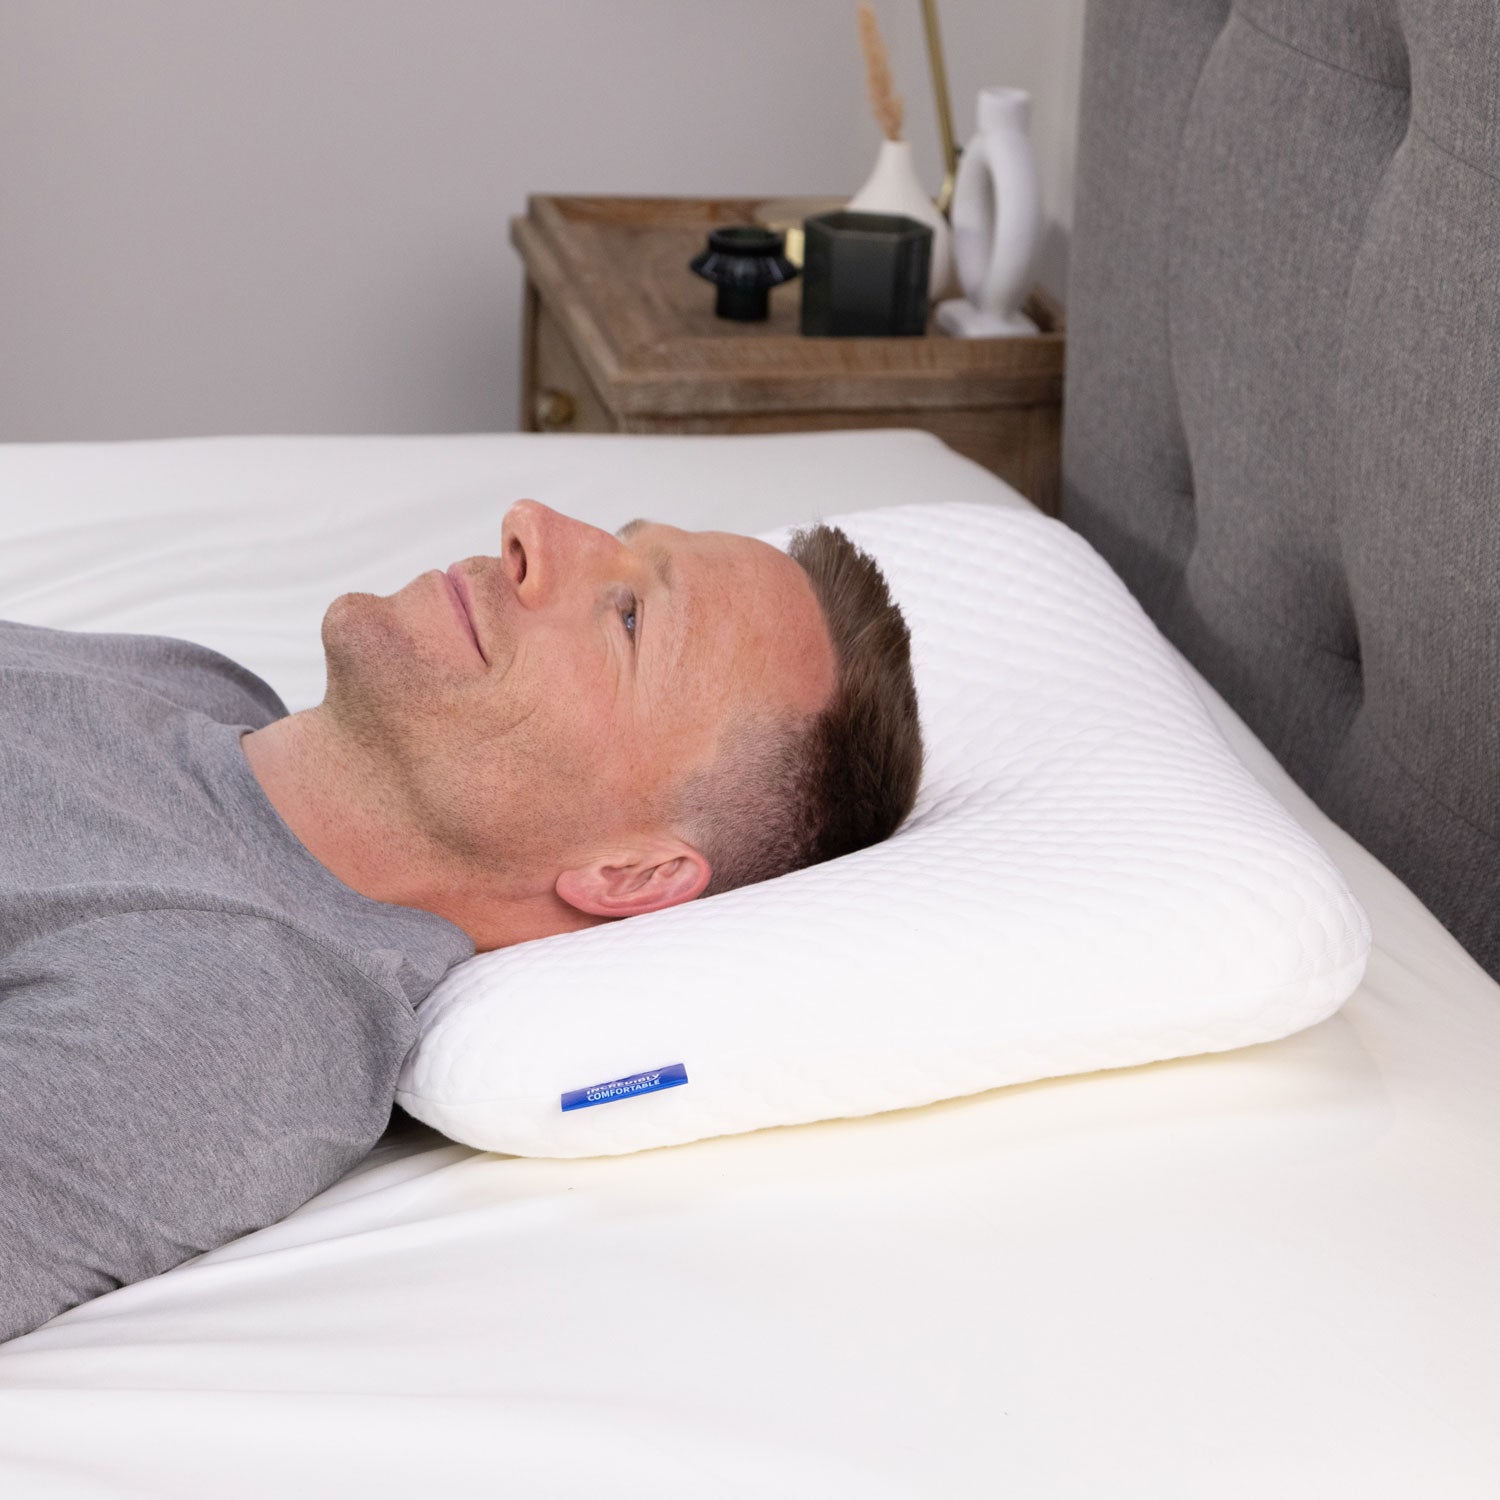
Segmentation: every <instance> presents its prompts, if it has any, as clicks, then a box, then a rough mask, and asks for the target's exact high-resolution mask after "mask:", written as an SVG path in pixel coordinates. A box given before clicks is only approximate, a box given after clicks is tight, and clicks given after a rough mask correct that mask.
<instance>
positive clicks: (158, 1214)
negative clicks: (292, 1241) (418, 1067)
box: [0, 910, 416, 1340]
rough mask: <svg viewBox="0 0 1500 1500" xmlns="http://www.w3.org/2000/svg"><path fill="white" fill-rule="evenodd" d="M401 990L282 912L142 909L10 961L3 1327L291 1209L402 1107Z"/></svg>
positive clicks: (411, 1023)
mask: <svg viewBox="0 0 1500 1500" xmlns="http://www.w3.org/2000/svg"><path fill="white" fill-rule="evenodd" d="M415 1035H416V1022H415V1017H414V1016H413V1014H412V1011H411V1008H410V1006H409V1005H408V1004H407V1003H406V1001H405V1000H404V999H403V998H402V997H400V996H398V995H395V994H392V993H390V992H388V991H387V990H385V989H384V988H383V987H382V986H380V985H379V984H378V983H377V982H376V981H374V980H373V979H371V978H369V977H368V976H366V975H364V974H362V973H360V971H358V970H357V969H355V968H353V967H352V966H350V965H349V964H347V963H345V962H344V961H343V960H342V959H341V958H339V957H338V955H337V954H334V953H332V952H330V951H328V950H327V949H325V948H323V947H322V946H320V945H319V944H317V943H315V942H313V941H312V940H310V939H308V938H305V937H304V936H302V935H301V934H300V933H298V932H297V931H295V930H294V929H292V928H290V927H288V926H286V925H285V924H283V923H280V922H276V921H273V920H271V919H267V918H260V917H255V916H248V915H237V914H233V913H219V912H197V911H178V910H173V911H156V912H131V913H126V914H119V915H111V916H104V917H100V918H97V919H95V920H92V921H89V922H84V923H80V924H77V925H76V926H74V927H72V928H69V929H67V930H66V931H64V932H62V933H53V934H49V935H48V937H47V938H46V939H45V940H44V941H42V942H39V943H37V944H34V945H32V946H31V947H29V948H28V947H24V946H23V947H21V948H18V949H15V950H13V951H12V953H11V954H10V955H9V956H8V958H7V959H6V960H5V963H4V965H3V971H0V1340H4V1339H8V1338H13V1337H15V1336H16V1335H17V1334H20V1333H24V1332H26V1331H28V1330H29V1329H32V1328H35V1327H36V1326H37V1325H39V1324H41V1323H43V1322H45V1321H46V1320H47V1319H48V1318H51V1317H53V1316H54V1315H55V1314H57V1313H60V1312H62V1311H64V1310H65V1309H67V1308H69V1307H73V1306H75V1305H76V1304H78V1303H79V1302H83V1301H86V1300H87V1299H89V1298H91V1297H96V1296H98V1295H99V1294H100V1293H102V1292H107V1291H110V1290H112V1289H113V1288H115V1287H118V1286H121V1285H124V1284H125V1283H128V1282H132V1281H138V1280H140V1279H142V1278H143V1277H146V1276H151V1275H154V1274H156V1273H157V1272H160V1271H165V1270H167V1269H168V1268H169V1267H171V1266H175V1265H177V1264H178V1263H180V1262H181V1261H184V1260H187V1259H188V1258H189V1257H191V1256H194V1255H197V1254H199V1253H201V1252H202V1251H205V1250H209V1249H212V1248H213V1247H215V1246H217V1245H222V1244H224V1243H225V1242H227V1241H229V1240H231V1239H234V1238H236V1237H237V1236H239V1235H242V1234H246V1233H248V1232H249V1231H251V1230H254V1229H259V1228H262V1227H263V1226H265V1225H267V1224H270V1223H273V1222H274V1221H275V1220H277V1219H280V1218H283V1217H284V1216H285V1215H286V1214H288V1213H290V1212H291V1211H292V1210H293V1209H295V1208H297V1207H298V1206H299V1205H300V1204H302V1203H305V1202H306V1201H307V1200H308V1199H309V1198H310V1197H312V1196H313V1195H314V1194H315V1193H318V1192H319V1191H321V1190H322V1189H323V1188H325V1187H327V1186H329V1185H330V1184H331V1183H333V1182H335V1181H336V1180H337V1179H338V1178H339V1177H340V1176H341V1175H342V1174H343V1173H344V1172H346V1171H348V1170H349V1168H350V1167H352V1166H353V1165H355V1163H357V1162H358V1161H359V1160H360V1158H361V1157H362V1156H363V1155H364V1154H365V1152H367V1151H368V1150H369V1148H370V1147H371V1146H372V1145H373V1144H374V1143H375V1141H376V1140H377V1139H378V1138H379V1136H380V1133H381V1131H382V1130H383V1129H384V1128H385V1126H386V1123H387V1121H388V1120H389V1118H390V1112H391V1102H392V1099H393V1098H394V1096H395V1086H396V1077H397V1073H398V1071H399V1069H400V1066H401V1062H402V1060H403V1058H404V1057H405V1054H406V1051H407V1049H408V1047H409V1046H410V1045H411V1042H412V1041H413V1039H414V1038H415Z"/></svg>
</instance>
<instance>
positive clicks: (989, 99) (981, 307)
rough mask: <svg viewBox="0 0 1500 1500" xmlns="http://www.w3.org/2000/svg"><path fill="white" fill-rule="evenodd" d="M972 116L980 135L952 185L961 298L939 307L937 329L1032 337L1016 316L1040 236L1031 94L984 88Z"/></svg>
mask: <svg viewBox="0 0 1500 1500" xmlns="http://www.w3.org/2000/svg"><path fill="white" fill-rule="evenodd" d="M976 113H977V117H978V125H979V131H978V134H977V135H975V137H974V139H973V140H972V141H970V142H969V144H968V145H967V146H965V147H964V151H963V155H962V156H961V157H960V158H959V162H958V176H957V178H956V179H955V181H954V184H953V209H952V212H953V261H954V266H955V269H956V270H957V273H958V283H959V285H960V286H961V287H962V288H963V293H964V295H963V297H962V298H959V299H956V300H954V301H952V302H944V303H942V304H941V305H940V306H939V308H938V310H937V323H938V327H939V328H942V329H944V330H945V331H946V332H948V333H951V334H956V335H957V336H958V337H960V338H995V337H1005V336H1006V335H1016V334H1028V333H1035V332H1036V331H1037V326H1036V324H1035V323H1034V322H1032V320H1031V319H1030V318H1028V317H1027V316H1026V315H1025V314H1024V313H1023V312H1021V310H1020V308H1021V303H1022V301H1023V300H1024V299H1025V297H1026V293H1027V291H1028V290H1030V287H1031V271H1032V266H1033V264H1034V262H1035V260H1036V252H1037V247H1038V246H1039V244H1040V243H1041V237H1042V191H1041V182H1040V180H1039V178H1038V176H1037V169H1036V158H1035V156H1034V155H1033V154H1032V150H1031V95H1030V94H1028V93H1026V92H1025V91H1024V90H1023V89H1009V88H990V89H981V90H980V91H979V105H978V109H977V111H976Z"/></svg>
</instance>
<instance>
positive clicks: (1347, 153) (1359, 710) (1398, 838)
mask: <svg viewBox="0 0 1500 1500" xmlns="http://www.w3.org/2000/svg"><path fill="white" fill-rule="evenodd" d="M1077 181H1078V190H1077V202H1076V206H1075V214H1074V229H1073V247H1072V264H1071V267H1070V273H1069V296H1068V303H1069V305H1068V322H1069V339H1068V342H1069V348H1068V373H1067V385H1066V401H1065V406H1064V426H1063V498H1064V510H1063V514H1064V519H1065V520H1067V521H1068V522H1069V523H1071V524H1072V525H1074V526H1076V527H1077V528H1078V530H1079V531H1081V532H1082V533H1083V534H1084V535H1085V536H1087V537H1088V538H1089V539H1090V540H1091V541H1092V542H1093V543H1094V545H1095V546H1096V547H1098V548H1099V550H1100V551H1101V552H1103V553H1104V554H1105V556H1106V557H1108V558H1109V559H1110V561H1111V562H1112V563H1113V564H1114V565H1115V567H1116V569H1117V570H1118V571H1119V572H1120V573H1121V575H1122V576H1123V577H1124V578H1125V580H1126V582H1127V583H1128V584H1129V585H1130V587H1131V588H1132V590H1133V591H1134V592H1135V593H1136V595H1137V597H1138V598H1139V599H1140V600H1141V602H1142V603H1143V604H1144V605H1145V607H1146V608H1147V609H1148V610H1149V611H1150V612H1151V614H1152V615H1153V616H1154V617H1155V619H1156V620H1157V623H1158V624H1159V625H1160V626H1161V628H1162V629H1163V631H1164V632H1165V633H1166V634H1167V635H1168V636H1169V637H1170V638H1171V639H1172V640H1173V641H1174V642H1176V644H1177V645H1178V646H1179V647H1180V648H1181V649H1182V650H1183V652H1184V653H1185V654H1186V655H1187V656H1188V657H1189V659H1191V660H1192V661H1193V662H1194V663H1195V664H1196V665H1197V666H1198V668H1199V669H1200V670H1201V671H1202V672H1203V673H1204V675H1205V676H1207V677H1208V678H1209V680H1210V681H1212V682H1213V683H1214V684H1215V686H1217V687H1218V688H1219V690H1220V691H1221V692H1222V693H1223V694H1224V695H1225V696H1226V697H1227V698H1228V699H1229V701H1230V702H1231V703H1232V704H1233V705H1234V707H1235V708H1236V709H1237V710H1238V711H1239V712H1240V714H1241V715H1242V716H1243V717H1244V718H1245V719H1246V720H1247V721H1248V722H1249V724H1250V725H1251V727H1252V728H1253V729H1254V730H1255V731H1256V733H1257V734H1258V735H1259V736H1260V737H1261V738H1262V739H1263V740H1264V741H1265V743H1266V744H1267V745H1268V746H1269V747H1270V749H1271V750H1272V751H1273V752H1274V753H1275V754H1276V755H1277V756H1278V757H1279V759H1280V760H1281V761H1282V763H1283V764H1284V765H1285V766H1286V767H1287V769H1288V770H1289V771H1290V772H1291V773H1292V774H1293V775H1294V776H1295V777H1296V778H1297V780H1298V781H1299V782H1300V783H1301V784H1302V786H1303V787H1305V788H1306V790H1307V791H1308V792H1309V793H1310V794H1311V795H1312V796H1313V797H1314V798H1315V799H1316V800H1317V801H1318V802H1319V803H1320V804H1321V805H1322V807H1323V808H1324V809H1325V810H1326V811H1327V812H1328V813H1329V814H1331V815H1332V816H1333V817H1334V818H1335V819H1337V820H1338V821H1339V822H1340V823H1341V824H1343V826H1344V827H1345V828H1347V829H1348V830H1349V831H1350V832H1351V833H1352V834H1353V835H1354V836H1355V837H1356V838H1358V839H1359V840H1360V841H1361V842H1362V843H1363V844H1365V846H1366V847H1367V848H1369V849H1370V850H1371V852H1372V853H1374V854H1375V855H1376V856H1377V857H1378V858H1380V859H1381V860H1383V861H1384V862H1385V863H1386V864H1387V865H1389V866H1390V867H1391V868H1392V869H1393V870H1394V871H1395V872H1396V873H1397V874H1398V875H1399V876H1401V878H1402V879H1403V880H1405V881H1406V882H1407V884H1408V885H1409V886H1410V887H1411V888H1412V889H1413V890H1414V891H1415V892H1416V894H1417V895H1418V896H1420V897H1421V898H1422V900H1423V901H1425V902H1426V903H1427V905H1428V906H1430V907H1431V908H1432V910H1433V911H1434V912H1435V913H1436V914H1437V915H1438V916H1439V917H1440V918H1441V919H1442V920H1443V921H1444V922H1445V923H1446V924H1447V925H1448V926H1449V928H1450V929H1451V930H1452V931H1453V932H1454V933H1455V934H1456V935H1457V936H1458V938H1459V940H1460V941H1461V942H1463V943H1464V944H1465V946H1466V947H1468V949H1469V950H1470V952H1472V953H1473V954H1474V955H1475V957H1476V958H1478V959H1479V961H1480V962H1481V963H1482V964H1483V965H1484V966H1485V967H1486V968H1487V969H1488V970H1489V971H1490V972H1491V973H1492V974H1496V975H1497V976H1500V6H1497V4H1496V3H1494V0H1401V3H1399V4H1398V3H1397V0H1240V3H1236V4H1233V5H1230V4H1227V3H1222V0H1198V3H1184V0H1102V3H1101V0H1095V3H1093V4H1092V5H1091V6H1090V9H1089V15H1088V24H1087V29H1086V33H1085V44H1084V78H1083V114H1082V121H1081V127H1080V137H1079V161H1078V177H1077Z"/></svg>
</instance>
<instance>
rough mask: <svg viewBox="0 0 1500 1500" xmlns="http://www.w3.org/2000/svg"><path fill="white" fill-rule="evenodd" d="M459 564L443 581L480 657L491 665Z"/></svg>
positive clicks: (454, 566) (445, 574)
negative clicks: (459, 570)
mask: <svg viewBox="0 0 1500 1500" xmlns="http://www.w3.org/2000/svg"><path fill="white" fill-rule="evenodd" d="M457 568H458V564H457V563H454V565H453V566H452V567H451V568H449V569H448V571H447V572H446V573H444V574H443V581H444V582H445V583H446V584H447V585H448V594H449V597H450V598H451V599H452V600H453V607H454V609H456V610H457V611H458V617H459V619H460V620H462V621H463V624H464V629H465V630H467V631H468V632H469V639H470V640H472V641H473V642H474V649H475V650H476V651H477V652H478V653H479V656H480V659H481V660H482V661H483V662H484V663H485V665H486V666H488V665H489V657H487V656H486V655H485V654H484V647H483V646H481V645H480V644H479V631H478V630H477V629H476V628H475V626H474V610H473V606H472V600H471V598H470V595H469V585H468V582H467V580H466V579H465V578H464V576H463V574H462V573H460V572H458V571H457Z"/></svg>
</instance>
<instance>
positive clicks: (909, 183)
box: [847, 140, 953, 302]
mask: <svg viewBox="0 0 1500 1500" xmlns="http://www.w3.org/2000/svg"><path fill="white" fill-rule="evenodd" d="M847 206H848V207H849V208H851V209H853V210H854V211H855V212H856V213H862V214H905V215H906V217H907V218H908V219H915V220H917V222H918V223H919V224H926V225H928V226H930V228H931V229H932V260H931V262H930V266H929V271H928V276H927V295H928V296H929V297H930V298H931V299H932V300H933V301H934V302H936V301H937V299H938V298H939V297H945V296H947V295H948V294H949V293H950V292H951V291H952V289H953V280H952V278H953V252H952V249H951V248H950V238H949V234H948V221H947V220H946V219H945V218H944V217H943V216H942V214H940V213H939V212H938V207H937V204H935V203H934V202H933V201H932V199H931V198H929V197H928V196H927V189H926V188H924V187H923V186H922V179H921V178H920V177H918V176H917V168H916V164H915V163H914V162H913V161H912V155H911V142H910V141H890V140H888V141H883V142H882V143H881V146H880V155H879V156H877V157H876V158H875V170H874V171H873V172H871V173H870V176H869V180H868V181H867V182H866V183H865V185H864V186H863V187H862V188H861V189H860V190H859V191H858V192H857V193H856V194H855V195H854V196H853V197H852V198H851V199H850V200H849V202H848V205H847Z"/></svg>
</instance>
